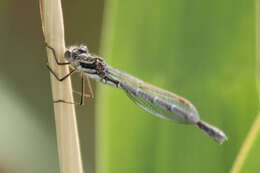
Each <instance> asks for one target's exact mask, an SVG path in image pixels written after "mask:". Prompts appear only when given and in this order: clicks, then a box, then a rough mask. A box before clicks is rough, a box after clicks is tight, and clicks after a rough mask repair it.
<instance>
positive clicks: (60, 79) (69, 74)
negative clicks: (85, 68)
mask: <svg viewBox="0 0 260 173" xmlns="http://www.w3.org/2000/svg"><path fill="white" fill-rule="evenodd" d="M46 67H47V68H48V70H49V71H50V72H51V74H52V75H53V76H54V77H55V78H56V79H57V80H58V81H60V82H62V81H63V80H65V79H66V78H68V77H69V76H71V75H72V74H73V73H74V72H75V71H76V69H73V70H72V71H70V72H69V73H68V74H66V75H65V76H63V77H62V78H59V77H58V75H57V74H56V73H55V72H54V70H52V68H51V67H50V66H49V63H48V62H46Z"/></svg>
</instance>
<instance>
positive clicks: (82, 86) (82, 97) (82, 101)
mask: <svg viewBox="0 0 260 173" xmlns="http://www.w3.org/2000/svg"><path fill="white" fill-rule="evenodd" d="M73 92H75V93H76V94H79V95H80V102H68V101H65V100H57V101H54V103H60V102H62V103H68V104H76V105H79V106H81V105H84V103H85V100H84V98H85V97H86V98H92V97H93V96H91V95H88V94H85V78H84V74H83V72H81V92H78V91H73Z"/></svg>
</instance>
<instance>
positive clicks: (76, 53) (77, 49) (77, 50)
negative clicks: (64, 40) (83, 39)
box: [64, 45, 88, 61]
mask: <svg viewBox="0 0 260 173" xmlns="http://www.w3.org/2000/svg"><path fill="white" fill-rule="evenodd" d="M81 54H88V48H87V46H85V45H80V46H71V47H69V48H68V49H67V50H66V51H65V53H64V58H65V59H67V60H69V61H73V60H77V59H79V58H80V55H81Z"/></svg>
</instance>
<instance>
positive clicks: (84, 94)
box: [73, 73, 94, 104]
mask: <svg viewBox="0 0 260 173" xmlns="http://www.w3.org/2000/svg"><path fill="white" fill-rule="evenodd" d="M85 78H87V85H88V88H89V90H90V94H86V90H85V80H84V79H85ZM81 79H82V80H81V82H82V88H81V89H82V91H81V92H78V91H73V92H74V93H75V94H78V95H80V97H81V100H82V104H84V103H85V100H84V98H86V99H88V98H94V94H93V89H92V87H91V83H90V81H89V78H88V76H85V75H84V73H81Z"/></svg>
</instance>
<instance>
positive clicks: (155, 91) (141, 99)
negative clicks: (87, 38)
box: [46, 45, 227, 144]
mask: <svg viewBox="0 0 260 173" xmlns="http://www.w3.org/2000/svg"><path fill="white" fill-rule="evenodd" d="M47 47H48V48H49V49H51V50H52V52H53V55H54V58H55V61H56V63H57V64H58V65H70V67H71V68H72V71H70V73H68V74H67V75H65V76H64V77H62V78H59V77H58V76H57V75H56V73H55V72H54V71H53V70H52V69H51V68H50V66H49V65H48V63H47V64H46V65H47V68H48V69H49V70H50V72H51V73H52V74H53V75H54V76H55V77H56V79H57V80H59V81H63V80H64V79H66V78H67V77H68V76H70V75H71V74H73V73H74V72H81V77H82V90H81V99H80V103H78V104H79V105H82V104H83V102H84V101H83V99H84V97H91V96H93V94H92V89H91V88H90V91H91V93H90V95H86V94H84V83H85V82H84V77H90V78H93V79H96V80H98V81H100V82H102V83H104V84H109V85H112V86H114V87H117V88H121V89H123V90H124V91H125V92H126V94H127V95H128V97H129V98H130V99H131V100H132V101H133V102H134V103H136V104H137V105H138V106H140V107H141V108H142V109H144V110H145V111H147V112H149V113H151V114H153V115H155V116H157V117H160V118H163V119H167V120H171V121H174V122H177V123H182V124H194V125H197V126H198V127H199V128H200V129H201V130H203V131H204V132H205V133H206V134H208V135H209V136H210V137H212V138H213V139H214V140H216V141H217V142H218V143H220V144H221V143H222V142H223V141H225V140H227V137H226V136H225V134H224V133H223V132H222V131H221V130H219V129H218V128H216V127H214V126H212V125H210V124H208V123H206V122H204V121H202V120H200V117H199V113H198V111H197V110H196V108H195V107H194V106H193V105H192V103H191V102H189V101H188V100H186V99H184V98H182V97H180V96H177V95H175V94H173V93H171V92H169V91H166V90H163V89H160V88H157V87H155V86H153V85H150V84H148V83H145V82H143V81H142V80H140V79H137V78H135V77H133V76H131V75H129V74H127V73H125V72H122V71H120V70H118V69H115V68H113V67H111V66H109V65H108V64H106V63H105V61H104V60H103V59H102V58H100V57H98V56H94V55H92V54H90V53H89V52H88V48H87V47H86V46H84V45H81V46H78V47H77V46H72V47H70V48H68V49H67V50H66V52H65V53H64V58H65V59H66V60H67V62H59V61H58V59H57V57H56V54H55V50H54V49H53V48H52V47H50V46H47ZM87 79H88V78H87ZM55 102H56V103H58V102H63V103H71V102H67V101H65V100H56V101H55Z"/></svg>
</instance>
